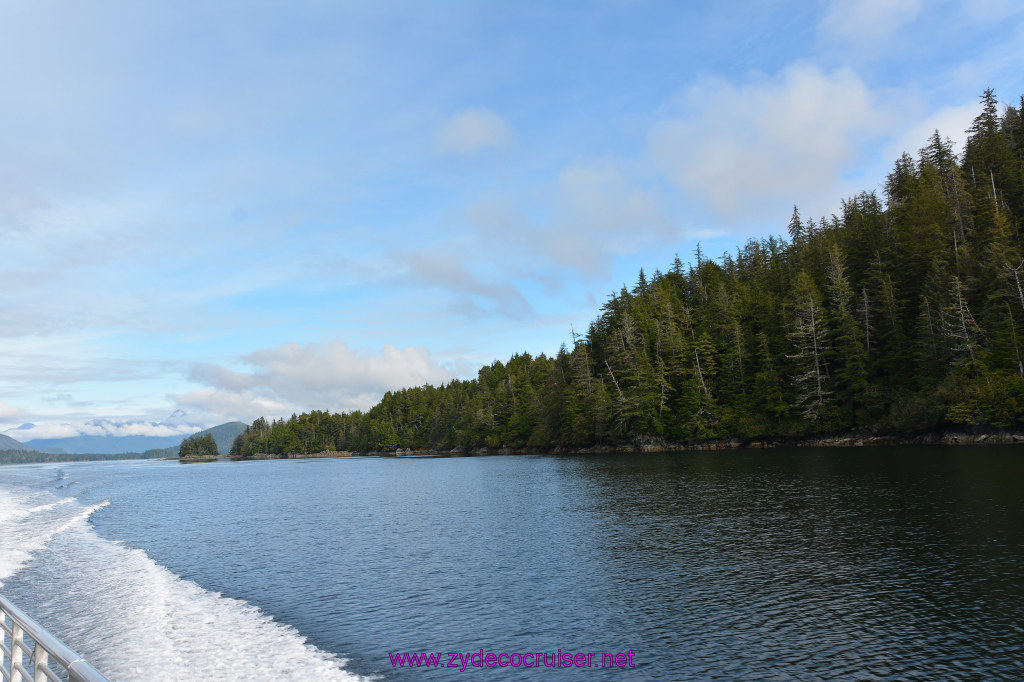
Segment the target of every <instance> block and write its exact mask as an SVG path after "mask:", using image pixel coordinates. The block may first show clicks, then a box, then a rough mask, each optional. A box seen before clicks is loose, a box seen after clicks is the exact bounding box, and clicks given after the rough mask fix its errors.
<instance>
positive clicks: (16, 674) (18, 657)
mask: <svg viewBox="0 0 1024 682" xmlns="http://www.w3.org/2000/svg"><path fill="white" fill-rule="evenodd" d="M12 620H13V619H12ZM24 636H25V633H24V632H23V631H22V629H21V626H20V625H18V622H17V621H13V622H12V624H11V682H24V680H22V677H21V670H19V668H20V667H21V663H22V661H24V660H25V653H24V652H23V651H22V647H23V646H24V644H23V642H22V639H23V638H24Z"/></svg>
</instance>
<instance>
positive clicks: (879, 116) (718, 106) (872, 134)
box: [648, 65, 893, 217]
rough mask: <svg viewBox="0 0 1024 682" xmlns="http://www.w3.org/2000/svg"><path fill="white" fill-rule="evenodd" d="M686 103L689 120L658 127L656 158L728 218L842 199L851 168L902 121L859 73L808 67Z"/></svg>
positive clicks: (702, 86) (696, 95)
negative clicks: (871, 143)
mask: <svg viewBox="0 0 1024 682" xmlns="http://www.w3.org/2000/svg"><path fill="white" fill-rule="evenodd" d="M681 104H682V106H681V110H682V111H681V113H680V115H679V116H677V117H675V118H669V119H667V120H664V121H662V122H660V123H658V124H656V125H655V126H654V127H653V129H652V131H651V133H650V136H649V141H648V142H649V149H650V153H651V155H652V157H653V159H654V161H655V163H656V164H657V165H658V167H659V168H661V170H662V171H663V172H664V173H665V174H666V175H667V176H668V177H669V178H670V179H671V180H672V181H673V182H674V183H675V184H676V186H677V187H678V188H679V189H680V190H682V192H683V193H684V194H685V195H686V196H687V197H688V198H689V199H690V200H691V201H694V202H696V203H697V204H698V205H704V206H708V207H710V208H712V209H714V210H715V211H716V212H718V214H719V216H721V217H735V216H743V215H746V216H756V215H758V214H759V213H761V212H763V211H764V209H765V207H766V206H770V207H773V208H778V206H776V204H779V202H781V204H789V205H792V204H793V203H799V201H800V200H801V198H804V197H814V196H817V197H820V196H838V195H839V178H840V176H841V174H842V173H843V171H844V170H845V169H846V168H847V167H848V166H849V165H850V164H851V163H852V162H854V161H856V160H857V159H858V157H859V155H860V152H859V150H860V148H861V147H862V146H863V143H865V142H867V141H869V140H874V139H877V138H879V137H881V136H882V135H884V134H885V132H886V129H887V126H888V125H889V124H890V121H891V119H892V118H893V116H892V114H891V113H890V112H889V108H888V107H887V106H885V105H883V104H881V103H879V102H878V101H876V97H875V95H874V94H873V93H872V92H871V91H870V90H869V89H868V87H867V86H866V85H865V84H864V83H863V82H862V81H861V79H860V78H859V77H858V76H857V75H856V74H854V73H853V72H852V71H850V70H848V69H840V70H837V71H834V72H832V73H824V72H822V71H821V70H820V69H817V68H815V67H811V66H803V65H797V66H792V67H790V68H787V69H786V70H784V71H783V72H782V73H781V74H780V75H779V76H778V77H776V78H764V79H761V80H758V81H756V82H754V83H751V84H748V85H744V86H739V87H737V86H735V85H732V84H730V83H726V82H724V81H721V80H704V81H701V82H699V83H698V84H697V85H695V86H694V87H692V88H691V89H690V90H689V91H688V92H687V93H685V95H684V96H683V98H682V103H681Z"/></svg>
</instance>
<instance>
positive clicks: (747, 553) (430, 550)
mask: <svg viewBox="0 0 1024 682" xmlns="http://www.w3.org/2000/svg"><path fill="white" fill-rule="evenodd" d="M1022 482H1024V450H1021V449H1015V448H1012V447H1010V448H995V447H989V448H919V449H905V448H904V449H899V448H863V449H850V450H791V451H781V450H780V451H770V452H761V453H759V452H719V453H672V454H648V455H642V456H641V455H602V456H586V457H556V456H541V455H535V456H512V457H465V458H399V459H396V458H350V459H333V460H293V461H260V462H244V463H229V462H225V463H214V464H197V465H181V464H178V463H176V462H96V463H74V464H59V465H55V464H47V465H32V466H13V467H2V468H0V582H2V583H3V586H2V591H3V593H4V594H6V595H7V596H8V597H9V598H11V599H12V600H14V601H15V603H17V604H19V605H21V606H22V607H23V608H24V609H25V610H27V611H28V612H29V613H31V614H32V615H33V616H35V617H36V618H37V620H40V621H41V622H43V623H44V624H45V625H46V626H48V627H49V628H51V629H52V630H54V631H55V632H56V633H57V634H58V635H59V636H61V637H62V638H64V639H65V640H66V641H67V642H68V644H69V645H71V646H72V647H73V648H76V649H78V650H79V651H80V652H81V653H83V654H85V655H86V656H87V657H88V658H89V659H90V661H91V662H93V663H94V665H96V666H97V667H98V668H99V669H100V670H103V671H104V672H106V673H107V674H108V675H109V676H110V677H111V678H112V679H114V680H142V679H145V680H189V679H196V678H198V677H199V676H200V673H201V672H202V673H204V674H205V675H206V679H216V680H259V679H265V680H283V679H316V680H332V679H336V680H352V679H373V678H376V679H384V680H413V679H420V678H421V676H423V675H429V678H430V679H433V680H463V679H494V678H500V679H517V680H533V679H541V678H542V677H545V678H546V677H548V676H555V677H557V679H561V680H584V679H587V680H591V679H664V680H690V679H702V680H703V679H723V680H734V679H759V680H819V679H820V680H832V679H859V680H913V679H921V680H933V679H944V680H979V679H986V680H988V679H997V680H998V679H1005V680H1019V679H1024V580H1022V579H1021V576H1024V495H1022V494H1021V483H1022ZM481 649H483V651H484V653H485V654H486V653H488V652H494V653H500V652H557V651H558V650H559V649H561V650H562V651H563V652H573V653H576V652H595V653H596V654H597V656H596V657H595V663H596V662H598V661H599V660H600V654H601V653H602V652H609V653H613V654H615V653H620V652H628V651H630V650H632V651H633V654H634V656H633V662H634V663H635V665H636V667H635V668H633V669H619V668H613V669H608V668H602V669H596V668H591V669H581V668H561V669H558V670H550V669H545V668H539V669H538V668H522V667H520V668H512V667H505V668H476V667H469V668H468V669H467V670H466V671H465V672H460V671H459V669H457V668H443V669H437V670H431V671H423V670H415V669H412V670H410V669H408V668H401V669H395V668H393V667H392V665H391V663H390V661H389V657H388V654H389V652H390V653H396V652H467V653H468V652H479V651H480V650H481ZM450 660H451V659H450V658H449V657H448V656H444V657H443V659H442V661H443V663H445V664H447V663H448V662H449V661H450Z"/></svg>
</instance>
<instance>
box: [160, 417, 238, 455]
mask: <svg viewBox="0 0 1024 682" xmlns="http://www.w3.org/2000/svg"><path fill="white" fill-rule="evenodd" d="M246 426H248V425H247V424H243V423H242V422H228V423H226V424H221V425H220V426H214V427H213V428H209V429H206V430H205V431H200V432H199V433H197V434H195V435H197V436H205V435H206V434H208V433H209V434H211V435H212V436H213V441H214V442H215V443H216V444H217V451H218V452H220V454H222V455H226V454H228V452H230V451H231V444H232V443H234V442H235V436H237V435H238V434H240V433H242V432H243V431H245V427H246ZM182 440H184V438H183V439H182ZM175 454H177V453H175Z"/></svg>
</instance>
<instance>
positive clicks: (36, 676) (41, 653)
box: [32, 642, 50, 682]
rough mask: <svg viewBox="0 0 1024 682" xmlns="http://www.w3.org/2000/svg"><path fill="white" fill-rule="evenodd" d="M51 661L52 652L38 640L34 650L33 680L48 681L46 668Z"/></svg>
mask: <svg viewBox="0 0 1024 682" xmlns="http://www.w3.org/2000/svg"><path fill="white" fill-rule="evenodd" d="M49 663H50V654H49V653H47V651H46V649H44V648H43V647H42V646H40V644H39V642H36V648H35V650H33V652H32V672H33V674H32V682H46V670H45V668H46V667H47V665H49Z"/></svg>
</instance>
